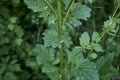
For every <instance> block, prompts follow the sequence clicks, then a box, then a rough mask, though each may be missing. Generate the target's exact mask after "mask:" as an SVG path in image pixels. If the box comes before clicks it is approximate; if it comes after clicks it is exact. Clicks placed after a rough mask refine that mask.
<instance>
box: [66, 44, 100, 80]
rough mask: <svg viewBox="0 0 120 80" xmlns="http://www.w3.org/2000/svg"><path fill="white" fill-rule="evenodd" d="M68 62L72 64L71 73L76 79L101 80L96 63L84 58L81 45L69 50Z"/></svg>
mask: <svg viewBox="0 0 120 80" xmlns="http://www.w3.org/2000/svg"><path fill="white" fill-rule="evenodd" d="M68 64H70V66H71V67H70V69H71V73H73V74H72V76H74V77H75V78H76V79H75V80H99V77H98V71H97V68H96V65H95V63H93V62H91V61H89V60H87V59H85V58H84V56H83V54H82V53H81V48H80V47H79V46H77V47H75V48H74V49H73V50H72V52H69V54H68ZM68 71H69V70H68ZM69 75H70V74H68V78H69Z"/></svg>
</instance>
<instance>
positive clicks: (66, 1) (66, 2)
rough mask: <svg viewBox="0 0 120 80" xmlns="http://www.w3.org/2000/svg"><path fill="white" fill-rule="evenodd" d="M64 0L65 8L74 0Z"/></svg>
mask: <svg viewBox="0 0 120 80" xmlns="http://www.w3.org/2000/svg"><path fill="white" fill-rule="evenodd" d="M62 1H63V3H64V4H65V9H68V7H69V5H70V2H71V1H72V0H62Z"/></svg>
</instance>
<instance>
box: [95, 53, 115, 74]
mask: <svg viewBox="0 0 120 80" xmlns="http://www.w3.org/2000/svg"><path fill="white" fill-rule="evenodd" d="M112 61H113V54H112V53H111V54H107V55H106V56H102V57H100V58H99V59H98V60H97V61H96V65H97V68H98V70H99V72H100V74H102V73H105V72H106V71H107V70H108V69H109V68H110V66H111V64H112Z"/></svg>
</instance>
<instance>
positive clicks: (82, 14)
mask: <svg viewBox="0 0 120 80" xmlns="http://www.w3.org/2000/svg"><path fill="white" fill-rule="evenodd" d="M90 12H91V9H90V8H89V7H87V6H86V5H81V4H80V3H74V5H73V7H72V8H71V16H73V17H74V18H76V19H83V20H87V18H88V17H90Z"/></svg>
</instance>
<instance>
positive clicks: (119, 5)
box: [112, 4, 120, 18]
mask: <svg viewBox="0 0 120 80" xmlns="http://www.w3.org/2000/svg"><path fill="white" fill-rule="evenodd" d="M119 7H120V4H118V5H117V7H116V9H115V11H114V13H113V15H112V18H113V17H115V14H116V13H117V10H118V9H119Z"/></svg>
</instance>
